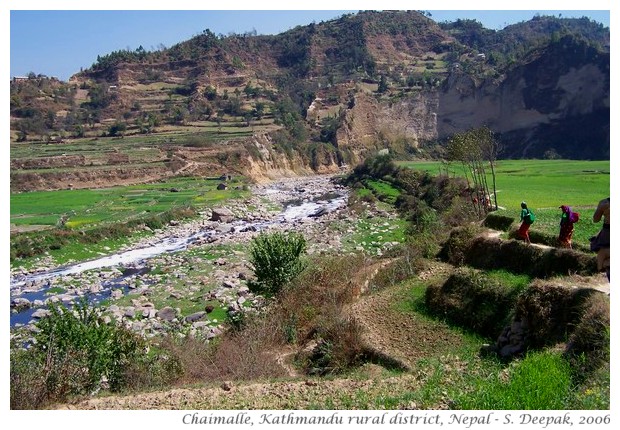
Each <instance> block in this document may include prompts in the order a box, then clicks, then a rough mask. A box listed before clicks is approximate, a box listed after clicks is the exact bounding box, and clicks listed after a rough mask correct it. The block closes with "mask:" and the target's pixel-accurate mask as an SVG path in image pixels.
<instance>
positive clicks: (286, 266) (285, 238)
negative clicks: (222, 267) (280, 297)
mask: <svg viewBox="0 0 620 430" xmlns="http://www.w3.org/2000/svg"><path fill="white" fill-rule="evenodd" d="M305 252H306V239H305V238H304V236H303V235H302V234H301V233H294V232H290V233H280V232H276V233H271V234H266V233H262V234H260V235H258V236H256V237H255V238H254V239H253V240H252V244H251V245H250V263H251V264H252V269H253V271H254V275H255V276H256V280H252V281H250V282H249V283H248V286H249V287H250V290H252V291H254V292H257V293H259V294H264V295H266V296H269V297H271V296H275V295H276V294H277V293H279V292H280V291H281V290H282V288H283V287H284V286H285V285H286V284H287V283H288V282H290V281H291V280H292V279H293V278H295V277H296V276H297V275H299V273H301V272H302V270H304V269H305V267H306V263H305V262H304V261H303V260H302V256H303V254H305Z"/></svg>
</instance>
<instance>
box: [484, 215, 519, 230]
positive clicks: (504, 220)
mask: <svg viewBox="0 0 620 430" xmlns="http://www.w3.org/2000/svg"><path fill="white" fill-rule="evenodd" d="M514 222H515V219H514V218H513V217H510V216H507V215H501V214H499V213H497V212H491V213H489V214H487V216H486V218H485V219H484V223H483V224H484V226H485V227H489V228H492V229H494V230H501V231H508V230H509V229H510V226H511V225H512V223H514Z"/></svg>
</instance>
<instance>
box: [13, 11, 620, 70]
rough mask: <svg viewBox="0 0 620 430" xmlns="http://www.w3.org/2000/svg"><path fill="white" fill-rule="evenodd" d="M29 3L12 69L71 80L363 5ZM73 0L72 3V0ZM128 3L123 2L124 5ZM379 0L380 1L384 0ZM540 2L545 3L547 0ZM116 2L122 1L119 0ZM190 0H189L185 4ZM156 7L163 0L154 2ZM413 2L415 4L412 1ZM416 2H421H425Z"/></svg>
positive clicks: (502, 16)
mask: <svg viewBox="0 0 620 430" xmlns="http://www.w3.org/2000/svg"><path fill="white" fill-rule="evenodd" d="M29 3H34V4H35V6H36V3H37V2H30V1H23V0H22V1H20V2H19V7H20V8H23V9H22V10H13V9H12V10H10V76H23V75H26V74H28V73H29V72H34V73H37V74H39V73H41V74H44V75H47V76H56V77H58V78H60V79H62V80H67V79H68V78H69V77H70V76H71V75H73V74H75V73H77V72H79V71H80V68H88V67H90V66H91V65H92V64H93V63H94V62H95V61H96V59H97V55H105V54H108V53H110V52H112V51H115V50H120V49H131V50H133V49H136V48H138V47H139V46H140V45H141V46H142V47H143V48H144V49H146V50H154V49H158V48H159V47H160V46H162V45H163V46H165V47H170V46H172V45H174V44H175V43H178V42H181V41H184V40H187V39H189V38H191V37H192V36H194V35H196V34H199V33H200V32H202V31H203V30H204V29H206V28H208V29H210V30H211V31H213V32H214V33H216V34H224V35H227V34H229V33H231V32H235V33H244V32H249V31H253V30H256V32H257V33H258V34H277V33H281V32H283V31H286V30H288V29H290V28H293V27H295V26H297V25H307V24H309V23H311V22H316V23H318V22H321V21H327V20H330V19H333V18H337V17H339V16H341V15H342V14H344V13H350V12H355V10H352V9H346V8H343V9H338V10H119V9H122V8H120V7H119V8H118V9H117V10H41V9H44V8H48V9H49V6H45V5H47V4H48V2H38V3H41V6H40V7H38V8H37V7H31V8H28V7H24V6H23V5H28V4H29ZM51 3H52V4H54V3H56V2H51ZM65 3H69V4H70V2H65ZM126 3H127V2H121V4H126ZM203 3H204V2H203ZM336 3H338V2H336ZM358 3H360V2H358ZM374 3H375V4H376V5H379V3H378V2H374ZM388 3H389V2H388ZM542 3H543V4H544V3H545V2H542ZM564 3H566V2H564ZM332 4H333V3H332ZM441 4H442V2H433V3H431V4H430V5H431V6H434V7H440V6H441ZM537 4H539V5H540V4H541V2H538V3H537ZM111 5H112V6H114V2H112V4H111ZM182 5H183V2H182V1H181V2H180V3H179V9H181V7H180V6H182ZM364 5H365V4H364V2H361V3H360V6H364ZM468 5H469V4H468ZM155 6H156V2H155V3H154V9H155V8H156V7H155ZM344 6H346V4H344ZM422 6H423V5H422ZM474 6H475V4H474ZM496 7H497V5H496ZM197 8H198V6H197ZM200 8H204V6H203V7H200ZM409 8H411V9H413V7H411V6H409ZM415 8H416V9H418V4H417V2H416V7H415ZM24 9H28V10H24ZM37 9H39V10H37ZM364 9H370V8H364ZM375 9H376V7H375ZM392 9H396V7H393V8H392ZM400 9H404V7H401V8H400ZM418 10H428V11H430V12H431V14H432V18H433V19H435V20H436V21H454V20H456V19H457V18H469V19H476V20H478V21H480V22H482V23H483V24H484V25H485V26H486V27H487V28H492V29H500V28H503V27H504V26H505V25H507V24H513V23H516V22H520V21H524V20H528V19H531V18H532V17H533V16H534V15H536V14H541V15H555V16H558V15H559V14H561V15H562V16H563V17H573V16H574V17H581V16H588V17H590V18H591V19H593V20H595V21H597V22H601V23H602V24H603V25H605V26H609V25H610V22H609V19H610V18H609V15H610V14H609V10H607V11H596V10H594V11H583V10H557V9H546V10H520V11H508V10H501V11H497V10H495V11H491V10H482V9H481V10H433V9H432V8H421V7H420V8H419V9H418Z"/></svg>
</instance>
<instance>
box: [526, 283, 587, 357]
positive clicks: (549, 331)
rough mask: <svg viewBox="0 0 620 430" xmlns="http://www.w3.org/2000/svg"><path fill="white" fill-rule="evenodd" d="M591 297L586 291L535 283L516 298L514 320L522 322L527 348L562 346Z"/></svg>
mask: <svg viewBox="0 0 620 430" xmlns="http://www.w3.org/2000/svg"><path fill="white" fill-rule="evenodd" d="M592 294H594V290H590V289H573V288H566V287H563V286H561V285H553V284H550V283H547V282H546V281H536V282H534V283H533V284H532V285H531V286H530V287H529V288H528V289H526V290H525V291H523V293H522V294H520V295H519V297H518V298H517V301H516V304H515V316H514V319H515V320H521V321H524V322H525V324H526V326H527V327H528V330H527V334H528V336H527V346H528V347H529V348H542V347H545V346H549V345H554V344H556V343H557V342H565V341H566V340H567V336H568V335H569V334H570V333H571V331H572V330H573V328H574V327H575V325H576V324H577V323H578V321H579V320H580V314H581V312H583V311H582V309H583V304H584V303H585V301H586V300H587V298H588V297H589V296H590V295H592Z"/></svg>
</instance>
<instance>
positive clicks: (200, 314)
mask: <svg viewBox="0 0 620 430" xmlns="http://www.w3.org/2000/svg"><path fill="white" fill-rule="evenodd" d="M206 314H207V313H206V312H205V311H200V312H194V313H193V314H191V315H188V316H186V317H185V321H186V322H188V323H193V322H195V321H199V320H201V319H202V318H203V317H204V316H205V315H206Z"/></svg>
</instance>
